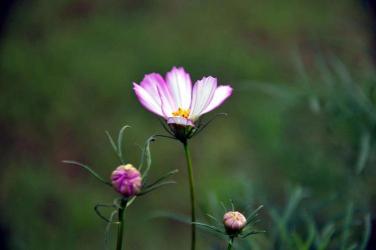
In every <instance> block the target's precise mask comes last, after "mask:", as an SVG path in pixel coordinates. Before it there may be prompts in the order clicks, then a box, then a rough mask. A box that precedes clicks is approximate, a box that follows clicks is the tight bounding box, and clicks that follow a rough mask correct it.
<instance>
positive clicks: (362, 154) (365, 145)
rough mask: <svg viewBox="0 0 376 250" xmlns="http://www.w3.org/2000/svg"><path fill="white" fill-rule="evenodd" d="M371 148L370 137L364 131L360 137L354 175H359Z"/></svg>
mask: <svg viewBox="0 0 376 250" xmlns="http://www.w3.org/2000/svg"><path fill="white" fill-rule="evenodd" d="M370 146H371V135H370V133H369V132H368V131H365V132H364V133H363V134H362V136H361V137H360V147H359V154H358V160H357V162H356V173H357V174H361V173H362V171H363V169H364V167H365V166H366V163H367V160H368V157H369V153H370Z"/></svg>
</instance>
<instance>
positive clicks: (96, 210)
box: [94, 204, 115, 222]
mask: <svg viewBox="0 0 376 250" xmlns="http://www.w3.org/2000/svg"><path fill="white" fill-rule="evenodd" d="M101 207H107V208H109V207H111V208H115V206H114V205H113V204H96V205H95V206H94V211H95V213H96V214H97V215H98V216H99V217H100V218H101V219H103V220H104V221H106V222H110V221H109V220H108V219H107V218H106V217H104V216H103V215H102V213H101V211H100V210H99V208H101Z"/></svg>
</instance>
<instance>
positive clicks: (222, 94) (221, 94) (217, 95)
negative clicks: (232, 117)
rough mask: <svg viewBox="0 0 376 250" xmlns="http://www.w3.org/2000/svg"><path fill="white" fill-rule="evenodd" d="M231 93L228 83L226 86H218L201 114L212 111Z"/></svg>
mask: <svg viewBox="0 0 376 250" xmlns="http://www.w3.org/2000/svg"><path fill="white" fill-rule="evenodd" d="M231 94H232V88H231V87H230V86H229V85H226V86H223V85H222V86H219V87H218V88H217V89H216V90H215V92H214V95H213V98H212V99H211V101H210V103H209V105H208V106H207V107H206V108H205V110H204V111H203V112H202V113H201V114H205V113H207V112H210V111H212V110H213V109H215V108H217V107H218V106H220V105H221V104H222V103H223V102H224V101H225V100H226V99H227V98H228V97H229V96H231Z"/></svg>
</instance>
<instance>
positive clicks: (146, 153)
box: [138, 136, 155, 178]
mask: <svg viewBox="0 0 376 250" xmlns="http://www.w3.org/2000/svg"><path fill="white" fill-rule="evenodd" d="M153 141H155V138H154V136H151V137H149V138H148V139H147V140H146V142H145V146H144V149H143V150H142V154H141V163H140V167H139V168H138V169H139V170H140V171H141V170H142V168H143V167H145V171H144V172H143V174H142V178H144V177H146V176H147V174H148V173H149V170H150V166H151V153H150V144H151V143H152V142H153ZM145 164H146V166H144V165H145Z"/></svg>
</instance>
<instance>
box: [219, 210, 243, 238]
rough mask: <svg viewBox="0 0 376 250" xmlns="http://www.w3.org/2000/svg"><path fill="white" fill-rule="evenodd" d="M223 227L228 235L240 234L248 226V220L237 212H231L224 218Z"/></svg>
mask: <svg viewBox="0 0 376 250" xmlns="http://www.w3.org/2000/svg"><path fill="white" fill-rule="evenodd" d="M223 225H224V226H225V229H226V231H227V232H228V233H230V234H233V233H239V232H241V231H242V230H243V228H244V227H245V226H246V225H247V219H246V218H245V217H244V215H243V214H242V213H240V212H237V211H230V212H227V213H225V215H224V216H223Z"/></svg>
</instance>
